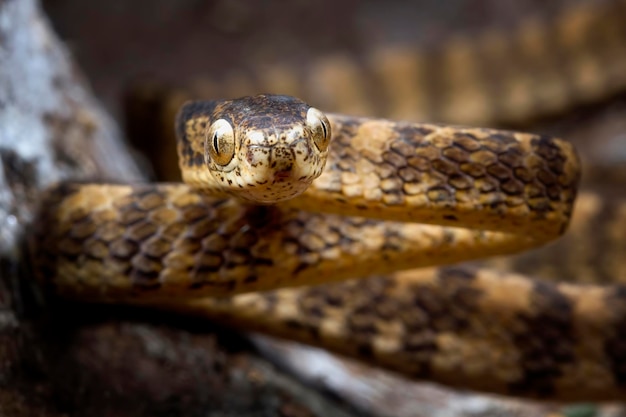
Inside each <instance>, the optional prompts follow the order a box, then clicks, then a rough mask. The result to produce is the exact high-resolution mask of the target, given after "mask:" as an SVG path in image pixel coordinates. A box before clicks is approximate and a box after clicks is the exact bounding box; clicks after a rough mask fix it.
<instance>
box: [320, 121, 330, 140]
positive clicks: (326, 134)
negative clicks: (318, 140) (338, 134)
mask: <svg viewBox="0 0 626 417" xmlns="http://www.w3.org/2000/svg"><path fill="white" fill-rule="evenodd" d="M320 124H321V125H322V132H324V138H326V136H328V132H327V131H326V125H325V124H324V122H322V121H320Z"/></svg>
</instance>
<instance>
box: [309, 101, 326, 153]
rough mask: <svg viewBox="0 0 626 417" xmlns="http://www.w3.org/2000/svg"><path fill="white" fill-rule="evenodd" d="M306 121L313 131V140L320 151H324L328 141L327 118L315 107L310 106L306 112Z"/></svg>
mask: <svg viewBox="0 0 626 417" xmlns="http://www.w3.org/2000/svg"><path fill="white" fill-rule="evenodd" d="M306 123H307V125H308V126H309V129H311V132H312V133H313V141H314V142H315V146H317V149H319V150H320V152H323V151H325V150H326V149H327V148H328V144H329V143H330V136H331V132H330V123H329V122H328V119H327V118H326V116H325V115H324V113H322V112H321V111H319V110H318V109H316V108H313V107H311V108H310V109H309V111H307V113H306Z"/></svg>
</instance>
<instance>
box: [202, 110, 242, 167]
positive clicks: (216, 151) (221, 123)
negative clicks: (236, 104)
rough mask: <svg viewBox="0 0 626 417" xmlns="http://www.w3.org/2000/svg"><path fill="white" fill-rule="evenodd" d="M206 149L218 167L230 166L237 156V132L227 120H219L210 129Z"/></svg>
mask: <svg viewBox="0 0 626 417" xmlns="http://www.w3.org/2000/svg"><path fill="white" fill-rule="evenodd" d="M205 149H208V151H209V156H210V157H211V160H213V161H214V162H215V163H216V164H218V165H222V166H223V165H226V164H228V163H229V162H230V161H231V160H232V159H233V156H234V155H235V132H234V131H233V127H232V126H231V124H230V123H228V121H227V120H224V119H218V120H216V121H215V122H213V124H212V125H211V127H210V128H209V132H208V134H207V137H206V142H205Z"/></svg>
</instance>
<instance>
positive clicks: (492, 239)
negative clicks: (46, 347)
mask: <svg viewBox="0 0 626 417" xmlns="http://www.w3.org/2000/svg"><path fill="white" fill-rule="evenodd" d="M233 103H235V104H233ZM242 103H243V104H242ZM277 103H278V104H277ZM233 107H238V108H239V110H241V107H245V108H246V112H247V113H250V112H252V113H255V112H256V111H257V110H258V111H259V112H260V113H262V114H263V116H259V117H256V118H251V119H250V118H246V117H243V116H242V115H244V114H245V113H246V112H234V111H233ZM272 108H274V109H279V110H280V111H279V112H278V113H272V112H270V111H268V109H272ZM293 108H296V109H299V110H293V111H292V110H290V109H293ZM308 109H309V106H307V105H305V104H304V103H302V102H300V101H298V100H295V99H288V98H284V97H277V96H259V97H255V98H248V99H244V101H235V102H196V103H193V104H190V105H187V106H186V107H185V108H183V110H182V111H181V112H180V113H179V114H180V116H179V119H178V122H177V131H178V138H179V141H178V151H179V155H180V156H181V162H180V164H181V167H182V168H183V170H182V173H183V177H184V178H185V179H186V180H187V181H189V182H190V184H191V186H186V185H182V184H144V185H117V184H63V185H61V186H59V187H57V188H55V189H53V190H51V191H50V192H49V193H48V195H47V196H46V197H45V198H44V200H43V203H42V211H41V216H40V218H39V222H38V226H37V227H38V229H37V232H38V234H37V236H38V238H37V239H34V240H33V242H32V245H33V247H32V249H33V250H32V253H33V254H34V258H33V261H34V265H35V267H36V271H37V274H38V276H39V278H40V281H41V282H42V283H43V284H44V285H45V286H46V287H48V288H49V289H51V290H52V291H54V292H56V293H58V294H61V295H63V296H67V297H73V298H78V299H80V300H92V301H107V302H112V301H114V302H137V303H147V304H154V303H156V305H158V306H159V307H161V308H168V309H172V310H178V311H184V312H188V313H193V314H198V315H205V316H208V317H211V318H213V319H219V320H222V321H224V322H226V323H229V322H230V323H232V324H234V325H238V326H242V327H244V328H249V329H254V330H262V331H264V332H268V333H271V334H276V335H279V336H283V337H288V338H291V339H295V340H299V341H303V342H306V343H309V344H313V345H318V346H322V347H325V348H328V349H330V350H334V351H336V352H339V353H343V354H347V355H350V356H353V357H356V358H360V359H362V360H365V361H367V362H370V363H374V364H378V365H380V366H383V367H387V368H389V369H392V370H395V371H398V372H400V373H404V374H406V375H408V376H411V377H415V378H418V379H430V380H434V381H437V382H441V383H445V384H448V385H452V386H458V387H465V388H471V389H476V390H483V391H488V392H496V393H504V394H510V395H520V396H530V397H540V398H553V399H562V400H583V399H585V400H587V399H588V400H611V399H621V398H623V397H624V394H625V393H626V353H625V352H626V342H625V341H624V338H623V334H624V333H625V332H626V320H625V317H626V311H624V310H625V307H624V305H625V304H624V301H625V300H624V298H626V290H625V289H624V287H623V286H622V284H617V285H613V286H605V287H602V286H593V285H590V286H579V285H576V284H560V283H557V284H555V283H549V282H542V281H535V280H531V279H528V278H527V277H524V276H521V275H516V274H513V273H498V272H494V271H493V270H487V269H481V268H476V269H472V268H466V267H443V268H433V266H437V265H448V264H452V263H456V262H461V261H465V260H472V259H477V258H481V257H485V256H492V255H501V254H511V253H516V252H518V251H521V250H524V249H528V248H531V247H534V246H537V245H541V244H544V243H546V242H548V241H550V240H552V239H554V238H556V237H558V236H559V235H560V234H562V233H563V232H564V231H565V229H566V227H567V225H568V223H569V219H570V216H571V214H572V208H573V204H574V199H575V197H576V193H577V186H578V181H579V161H578V158H577V156H576V154H575V151H574V150H573V148H572V147H571V146H570V145H569V144H567V143H566V142H563V141H560V140H558V139H554V138H550V137H545V136H541V135H532V134H525V133H515V132H508V131H503V130H494V129H480V128H461V127H453V126H446V125H434V124H425V123H402V122H392V121H389V120H385V119H371V118H358V117H351V116H345V115H340V114H327V115H326V117H327V121H328V126H326V127H328V131H329V132H330V131H332V136H333V140H332V142H331V144H330V151H329V152H328V161H327V162H326V166H325V168H324V170H323V172H321V170H319V169H313V170H312V171H311V172H309V173H307V174H300V175H298V177H305V178H304V179H305V183H308V182H309V181H312V182H310V185H309V186H308V188H307V189H306V191H304V192H302V194H299V195H298V196H297V197H294V198H292V199H287V200H285V201H282V202H280V203H279V204H277V205H251V204H247V203H242V202H241V201H237V200H233V199H230V198H227V195H228V194H230V193H234V192H236V191H237V190H236V189H237V188H241V187H239V186H240V185H242V186H243V184H242V183H238V182H237V181H236V180H234V179H231V181H233V182H232V183H230V184H229V183H228V180H223V178H225V177H223V178H222V180H223V181H225V182H223V181H222V180H219V176H213V177H211V176H210V175H209V174H207V171H206V170H205V169H206V167H205V163H207V162H208V163H209V164H210V163H211V161H214V160H216V157H215V156H214V157H213V158H211V157H210V155H211V154H210V152H211V150H210V149H211V146H212V143H211V142H212V141H211V140H208V139H213V138H212V137H211V136H209V135H208V133H207V129H210V128H211V127H214V126H213V125H212V122H214V121H215V120H216V119H218V118H220V117H221V118H222V119H223V120H227V123H228V125H230V126H231V127H232V128H233V129H234V133H233V136H236V137H238V138H241V137H248V138H250V137H252V138H253V139H254V140H260V141H262V142H263V141H268V140H269V142H265V143H262V144H261V145H262V146H260V148H263V149H262V151H261V154H259V155H256V156H254V155H251V154H250V153H249V152H244V153H242V154H241V156H243V159H244V160H245V159H247V160H249V161H256V163H257V165H258V164H259V163H260V164H261V165H263V164H264V163H265V164H267V165H268V166H269V165H271V161H273V160H274V159H275V158H279V157H278V156H277V155H279V154H284V155H288V154H289V155H294V158H295V159H293V160H290V161H291V162H288V163H287V164H286V165H283V166H282V167H276V166H274V167H272V169H276V168H277V169H278V170H277V171H274V172H275V174H273V177H272V179H271V180H272V181H273V182H274V184H270V185H268V184H262V183H263V180H258V179H257V181H256V184H257V187H256V188H258V189H260V190H261V194H262V195H264V196H265V197H267V196H268V194H267V193H268V192H269V190H275V189H276V188H275V187H274V186H277V187H278V188H277V189H278V191H277V193H279V194H281V195H283V194H284V193H285V192H287V194H290V195H289V197H292V196H293V194H298V193H300V192H301V191H302V189H301V188H299V187H300V186H298V185H294V186H288V185H286V181H288V180H289V179H290V178H291V177H293V176H292V175H289V172H291V171H292V170H294V169H295V168H294V167H295V166H296V164H295V163H294V161H295V160H296V159H298V158H300V159H304V160H306V161H310V159H315V158H317V156H314V154H315V152H316V151H315V149H316V147H317V149H318V151H320V148H322V149H321V151H322V153H323V148H324V146H325V145H324V144H321V145H315V146H309V147H308V148H306V149H303V148H300V149H299V150H296V149H297V148H295V147H289V146H286V145H285V146H282V145H284V143H281V142H283V141H285V140H287V137H289V136H294V135H295V134H293V131H294V130H291V131H292V134H291V135H289V134H282V135H281V134H280V133H278V131H277V130H276V129H275V127H276V126H279V127H280V128H291V127H293V126H296V128H295V131H297V132H299V134H304V135H305V136H306V135H308V134H311V135H312V136H313V137H316V136H319V135H320V131H321V132H322V135H325V134H324V133H323V132H324V131H325V130H326V127H325V128H321V126H325V122H322V123H321V125H320V124H316V128H312V127H311V122H310V120H307V119H308V118H307V114H308ZM285 110H287V112H286V113H285ZM316 114H317V113H316ZM321 117H323V115H321V113H320V115H318V118H321ZM272 118H273V120H269V119H272ZM277 118H278V120H276V119H277ZM250 120H253V121H250ZM294 120H295V121H296V122H294ZM320 120H321V119H320ZM268 127H269V130H263V129H266V128H268ZM215 129H216V128H214V130H215ZM225 129H226V130H228V126H226V127H225ZM320 129H321V130H320ZM214 130H213V131H214ZM287 130H289V129H287ZM213 131H212V132H213ZM260 131H263V133H261V134H259V132H260ZM251 132H252V133H254V134H253V135H252V136H251V135H250V133H251ZM268 132H269V133H268ZM268 138H270V139H268ZM253 139H251V140H253ZM215 144H217V146H216V145H215ZM277 144H278V145H281V146H278V145H277ZM257 145H258V144H257ZM213 146H214V148H219V147H220V143H219V142H214V143H213ZM237 146H239V145H237ZM237 146H235V147H234V149H233V157H232V158H236V157H237V151H238V150H240V149H242V148H241V147H239V148H237ZM296 146H298V145H296ZM221 147H222V148H223V146H221ZM226 148H228V146H226ZM235 148H237V149H235ZM278 148H280V149H282V150H281V151H278V150H276V149H278ZM285 149H290V151H288V152H287V151H285ZM263 155H265V156H263ZM295 155H299V156H297V157H296V156H295ZM220 157H221V156H220V155H218V156H217V159H219V158H220ZM266 157H267V158H268V159H264V158H266ZM231 161H232V159H231V160H228V161H227V163H226V165H227V164H228V163H230V162H231ZM259 161H260V162H259ZM298 166H299V165H298ZM276 172H277V174H276ZM320 172H321V174H320ZM317 175H320V176H319V177H318V178H317V179H315V180H314V181H313V178H314V177H315V176H317ZM211 178H212V179H211ZM206 180H209V182H210V181H213V182H214V183H217V184H214V185H215V186H216V188H214V189H213V190H212V191H211V193H212V194H213V195H212V196H207V195H206V194H207V191H206V190H204V191H203V190H199V189H198V186H199V185H200V184H201V183H204V182H206ZM233 184H234V185H233ZM225 186H226V188H228V187H231V186H232V187H234V189H232V190H228V189H225ZM294 187H295V188H294ZM296 188H298V189H297V190H296ZM243 189H246V190H248V187H247V186H243ZM294 190H295V191H294ZM265 197H263V198H265ZM274 197H275V196H271V198H274ZM246 198H247V199H249V200H250V199H252V200H254V199H253V198H249V197H246ZM271 198H270V199H271ZM623 211H624V210H623V208H622V206H619V207H618V208H617V209H616V213H617V214H618V215H619V213H622V212H623ZM418 267H419V268H420V269H416V270H411V268H418ZM401 270H405V271H404V272H395V271H401ZM374 275H378V276H377V277H372V278H369V279H366V280H356V281H350V282H346V283H340V284H332V285H323V286H316V287H298V286H301V285H310V284H324V283H328V282H330V281H339V280H346V279H350V278H355V277H357V276H374ZM614 279H615V280H619V279H620V278H619V277H614ZM292 286H295V287H297V288H287V289H279V290H276V291H271V292H264V293H252V292H255V291H260V290H271V289H276V288H281V287H292ZM244 292H245V293H247V294H242V295H237V296H234V297H223V296H232V295H234V294H237V293H244ZM512 294H514V296H512ZM207 296H221V297H219V298H208V297H207ZM174 299H175V300H176V301H173V300H174Z"/></svg>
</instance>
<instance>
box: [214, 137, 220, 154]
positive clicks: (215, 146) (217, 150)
mask: <svg viewBox="0 0 626 417" xmlns="http://www.w3.org/2000/svg"><path fill="white" fill-rule="evenodd" d="M213 149H215V152H217V153H219V152H220V148H219V146H218V145H217V132H215V133H213Z"/></svg>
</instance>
